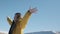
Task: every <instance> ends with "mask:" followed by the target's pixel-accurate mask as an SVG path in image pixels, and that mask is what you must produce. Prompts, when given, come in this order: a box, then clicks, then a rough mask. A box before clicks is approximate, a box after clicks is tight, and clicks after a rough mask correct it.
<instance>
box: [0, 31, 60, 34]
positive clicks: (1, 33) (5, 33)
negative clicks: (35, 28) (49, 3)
mask: <svg viewBox="0 0 60 34" xmlns="http://www.w3.org/2000/svg"><path fill="white" fill-rule="evenodd" d="M0 34H7V32H0ZM25 34H60V32H56V33H54V32H52V31H40V32H31V33H25Z"/></svg>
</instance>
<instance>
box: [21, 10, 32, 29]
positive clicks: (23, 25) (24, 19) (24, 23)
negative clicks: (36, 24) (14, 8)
mask: <svg viewBox="0 0 60 34" xmlns="http://www.w3.org/2000/svg"><path fill="white" fill-rule="evenodd" d="M30 16H31V12H30V11H28V12H27V13H26V14H25V15H24V17H23V20H22V28H23V29H24V28H25V26H26V24H27V22H28V19H29V17H30Z"/></svg>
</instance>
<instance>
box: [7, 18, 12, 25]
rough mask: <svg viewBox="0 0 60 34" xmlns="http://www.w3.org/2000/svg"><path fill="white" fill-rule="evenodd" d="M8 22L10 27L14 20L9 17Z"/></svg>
mask: <svg viewBox="0 0 60 34" xmlns="http://www.w3.org/2000/svg"><path fill="white" fill-rule="evenodd" d="M7 21H8V23H9V24H10V25H12V19H11V18H10V17H7Z"/></svg>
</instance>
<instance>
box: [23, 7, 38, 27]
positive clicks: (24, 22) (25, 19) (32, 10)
mask: <svg viewBox="0 0 60 34" xmlns="http://www.w3.org/2000/svg"><path fill="white" fill-rule="evenodd" d="M36 11H37V9H36V8H33V9H29V10H28V11H27V13H26V14H25V15H24V17H23V21H22V28H25V26H26V24H27V22H28V19H29V18H30V16H31V14H32V13H35V12H36Z"/></svg>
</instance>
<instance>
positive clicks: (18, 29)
mask: <svg viewBox="0 0 60 34" xmlns="http://www.w3.org/2000/svg"><path fill="white" fill-rule="evenodd" d="M30 16H31V12H30V11H28V12H27V13H26V14H25V15H24V17H23V18H21V19H20V21H19V23H17V25H16V28H14V31H13V34H23V30H24V28H25V26H26V24H27V21H28V19H29V17H30ZM7 21H8V23H9V24H10V25H12V21H13V20H12V19H10V17H7Z"/></svg>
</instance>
